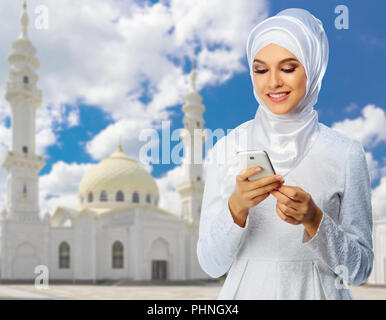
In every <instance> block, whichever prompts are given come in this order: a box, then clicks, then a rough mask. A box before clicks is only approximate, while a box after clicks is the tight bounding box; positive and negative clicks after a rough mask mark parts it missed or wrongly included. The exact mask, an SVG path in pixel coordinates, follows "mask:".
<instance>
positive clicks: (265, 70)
mask: <svg viewBox="0 0 386 320" xmlns="http://www.w3.org/2000/svg"><path fill="white" fill-rule="evenodd" d="M267 71H268V70H267V69H264V70H259V69H255V73H266V72H267Z"/></svg>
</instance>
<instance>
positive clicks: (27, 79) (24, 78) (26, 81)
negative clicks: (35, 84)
mask: <svg viewBox="0 0 386 320" xmlns="http://www.w3.org/2000/svg"><path fill="white" fill-rule="evenodd" d="M23 82H24V83H25V84H28V83H29V78H28V77H27V76H24V77H23Z"/></svg>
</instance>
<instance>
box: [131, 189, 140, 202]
mask: <svg viewBox="0 0 386 320" xmlns="http://www.w3.org/2000/svg"><path fill="white" fill-rule="evenodd" d="M132 201H133V202H134V203H138V202H139V195H138V192H137V191H134V193H133V199H132Z"/></svg>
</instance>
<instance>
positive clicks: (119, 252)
mask: <svg viewBox="0 0 386 320" xmlns="http://www.w3.org/2000/svg"><path fill="white" fill-rule="evenodd" d="M112 259H113V260H112V262H113V269H122V268H123V244H122V242H120V241H115V242H114V244H113V252H112Z"/></svg>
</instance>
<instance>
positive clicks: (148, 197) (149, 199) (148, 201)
mask: <svg viewBox="0 0 386 320" xmlns="http://www.w3.org/2000/svg"><path fill="white" fill-rule="evenodd" d="M146 202H147V203H151V197H150V194H149V193H148V194H147V195H146Z"/></svg>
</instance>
